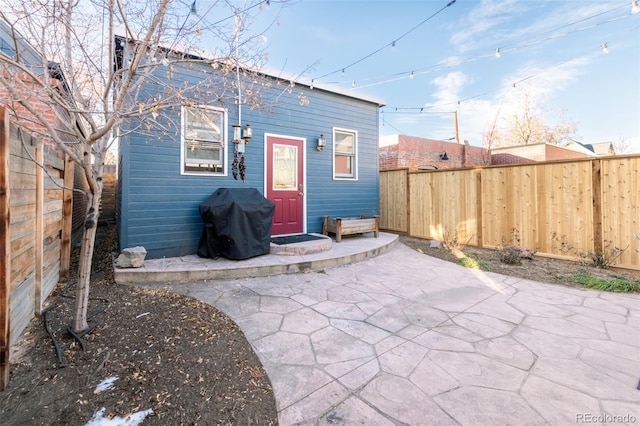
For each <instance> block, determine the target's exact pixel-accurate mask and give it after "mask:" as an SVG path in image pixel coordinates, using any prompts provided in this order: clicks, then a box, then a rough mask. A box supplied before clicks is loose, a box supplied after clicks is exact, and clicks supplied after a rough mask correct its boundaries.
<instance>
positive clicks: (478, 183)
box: [476, 170, 484, 247]
mask: <svg viewBox="0 0 640 426" xmlns="http://www.w3.org/2000/svg"><path fill="white" fill-rule="evenodd" d="M476 235H477V238H478V240H477V241H478V247H484V237H483V236H482V170H478V173H476Z"/></svg>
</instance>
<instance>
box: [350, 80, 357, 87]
mask: <svg viewBox="0 0 640 426" xmlns="http://www.w3.org/2000/svg"><path fill="white" fill-rule="evenodd" d="M351 87H352V88H355V87H356V81H355V80H352V81H351Z"/></svg>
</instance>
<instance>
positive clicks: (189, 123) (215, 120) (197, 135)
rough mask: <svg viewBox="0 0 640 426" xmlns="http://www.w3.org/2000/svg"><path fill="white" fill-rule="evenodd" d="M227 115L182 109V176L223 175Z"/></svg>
mask: <svg viewBox="0 0 640 426" xmlns="http://www.w3.org/2000/svg"><path fill="white" fill-rule="evenodd" d="M226 134H227V112H226V111H225V110H223V109H219V108H211V107H205V106H199V107H187V106H183V107H182V152H181V157H182V173H184V174H217V175H226V168H225V164H226V163H227V162H226V152H225V145H226V143H225V142H226Z"/></svg>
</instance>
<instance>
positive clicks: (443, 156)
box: [440, 151, 449, 161]
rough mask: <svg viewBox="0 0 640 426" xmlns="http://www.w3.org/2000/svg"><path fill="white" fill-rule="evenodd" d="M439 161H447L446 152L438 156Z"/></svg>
mask: <svg viewBox="0 0 640 426" xmlns="http://www.w3.org/2000/svg"><path fill="white" fill-rule="evenodd" d="M440 159H441V160H444V161H447V160H448V159H449V156H448V155H447V152H446V151H444V152H443V153H442V154H440Z"/></svg>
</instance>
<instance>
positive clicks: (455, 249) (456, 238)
mask: <svg viewBox="0 0 640 426" xmlns="http://www.w3.org/2000/svg"><path fill="white" fill-rule="evenodd" d="M472 238H473V235H472V236H470V237H468V238H467V236H466V233H464V232H463V233H462V235H458V231H457V230H456V231H454V232H453V234H452V233H451V232H449V230H447V229H445V230H444V233H443V239H442V246H443V247H444V248H445V249H446V250H447V251H448V252H449V253H451V254H453V255H454V256H456V257H458V258H462V257H465V256H464V253H462V250H463V249H464V248H465V247H466V246H467V244H469V241H471V239H472Z"/></svg>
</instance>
